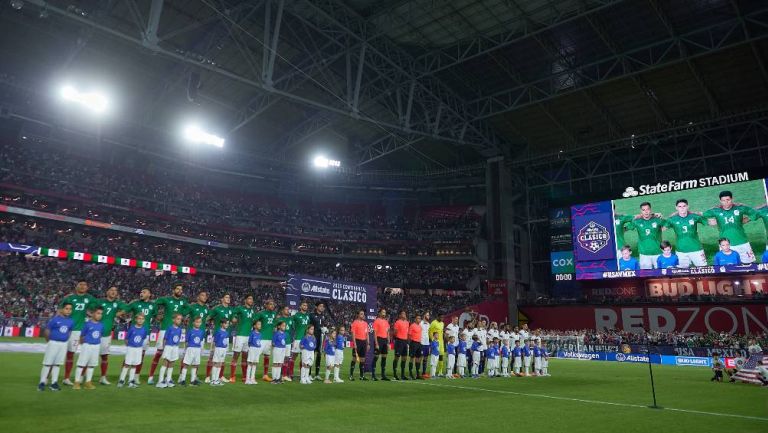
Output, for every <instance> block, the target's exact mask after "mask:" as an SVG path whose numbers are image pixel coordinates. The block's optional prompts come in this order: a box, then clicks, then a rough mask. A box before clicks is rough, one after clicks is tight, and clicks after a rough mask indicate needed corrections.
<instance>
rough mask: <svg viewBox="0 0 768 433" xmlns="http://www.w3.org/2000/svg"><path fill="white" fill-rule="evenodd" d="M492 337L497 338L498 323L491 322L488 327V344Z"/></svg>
mask: <svg viewBox="0 0 768 433" xmlns="http://www.w3.org/2000/svg"><path fill="white" fill-rule="evenodd" d="M494 338H499V324H498V323H496V322H491V327H490V328H488V344H490V343H491V341H493V339H494Z"/></svg>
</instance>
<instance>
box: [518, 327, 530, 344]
mask: <svg viewBox="0 0 768 433" xmlns="http://www.w3.org/2000/svg"><path fill="white" fill-rule="evenodd" d="M518 335H519V337H520V342H521V343H523V342H527V341H528V337H530V332H528V325H523V329H521V330H520V332H518Z"/></svg>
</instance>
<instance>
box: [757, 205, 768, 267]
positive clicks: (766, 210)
mask: <svg viewBox="0 0 768 433" xmlns="http://www.w3.org/2000/svg"><path fill="white" fill-rule="evenodd" d="M757 216H759V217H760V218H762V219H763V224H764V225H765V251H764V252H763V257H761V258H760V261H761V262H763V263H768V206H763V207H761V208H760V209H758V210H757Z"/></svg>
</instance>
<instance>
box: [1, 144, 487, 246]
mask: <svg viewBox="0 0 768 433" xmlns="http://www.w3.org/2000/svg"><path fill="white" fill-rule="evenodd" d="M40 146H43V145H42V144H35V145H20V144H18V143H13V144H5V145H2V146H0V183H2V184H3V187H2V189H1V190H0V191H2V192H3V194H2V196H1V197H0V199H2V201H3V202H5V203H6V204H15V205H17V206H23V207H31V208H34V209H39V210H45V211H47V212H52V213H59V214H64V215H70V216H78V217H82V218H90V219H96V220H100V221H105V222H110V223H115V224H122V225H127V226H130V227H137V228H141V229H145V230H157V231H162V232H170V233H175V234H182V235H186V236H192V237H199V238H201V239H206V240H214V241H217V242H227V243H237V244H240V245H256V246H260V247H265V248H278V249H297V248H303V249H305V250H312V251H317V252H329V253H338V252H339V249H341V248H342V247H343V245H344V244H342V243H340V242H339V241H345V242H351V241H355V242H356V243H362V244H363V245H362V246H353V248H350V249H349V252H350V253H352V254H365V255H390V254H399V255H410V254H415V255H471V254H472V253H473V251H472V248H471V245H472V242H471V241H472V239H473V238H474V237H475V236H476V235H477V231H478V229H479V227H480V216H479V215H478V214H477V213H475V212H474V211H473V208H472V207H469V206H463V207H462V206H460V207H454V208H452V207H446V208H445V209H439V208H438V209H422V210H420V211H415V212H414V211H413V210H411V212H407V213H408V215H405V214H404V215H397V216H385V212H384V210H383V209H379V208H372V206H363V205H333V204H328V205H322V206H321V205H315V206H298V205H297V206H288V205H286V204H285V203H283V202H282V201H280V200H277V199H276V198H274V197H268V196H257V195H253V194H248V193H245V192H242V191H234V190H222V189H220V188H214V187H210V186H207V185H205V184H203V183H201V181H199V180H197V179H189V178H183V177H182V176H180V174H179V173H177V172H174V171H171V168H166V167H163V168H159V167H156V166H152V165H151V164H148V166H150V167H152V169H151V170H150V169H149V168H148V167H147V166H143V165H140V164H141V163H138V164H137V165H138V166H136V165H134V166H132V165H131V161H121V164H120V165H119V166H117V165H115V166H112V165H110V164H108V163H105V162H101V161H99V160H96V159H87V158H86V156H82V155H73V154H66V153H64V151H62V150H59V149H56V148H44V149H40V148H39V147H40ZM446 240H449V241H451V243H450V244H448V245H444V246H443V247H440V246H439V245H443V244H442V242H443V241H446ZM331 241H333V242H331ZM392 242H394V244H393V245H390V243H392ZM433 243H437V245H438V246H434V245H432V244H433ZM315 244H320V245H315ZM328 244H331V245H330V246H328ZM417 244H419V245H417ZM407 245H410V246H413V247H414V248H408V247H404V246H407Z"/></svg>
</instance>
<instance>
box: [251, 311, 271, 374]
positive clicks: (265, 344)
mask: <svg viewBox="0 0 768 433" xmlns="http://www.w3.org/2000/svg"><path fill="white" fill-rule="evenodd" d="M275 316H277V311H275V301H273V300H272V299H267V301H266V302H265V303H264V309H263V310H261V311H259V313H258V314H256V317H254V318H253V320H254V321H256V320H258V321H260V322H261V353H263V354H264V376H263V377H262V379H263V380H264V381H265V382H270V381H271V380H272V379H270V378H269V376H268V375H267V372H268V371H269V367H270V365H269V354H270V353H272V337H273V334H274V332H275Z"/></svg>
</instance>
